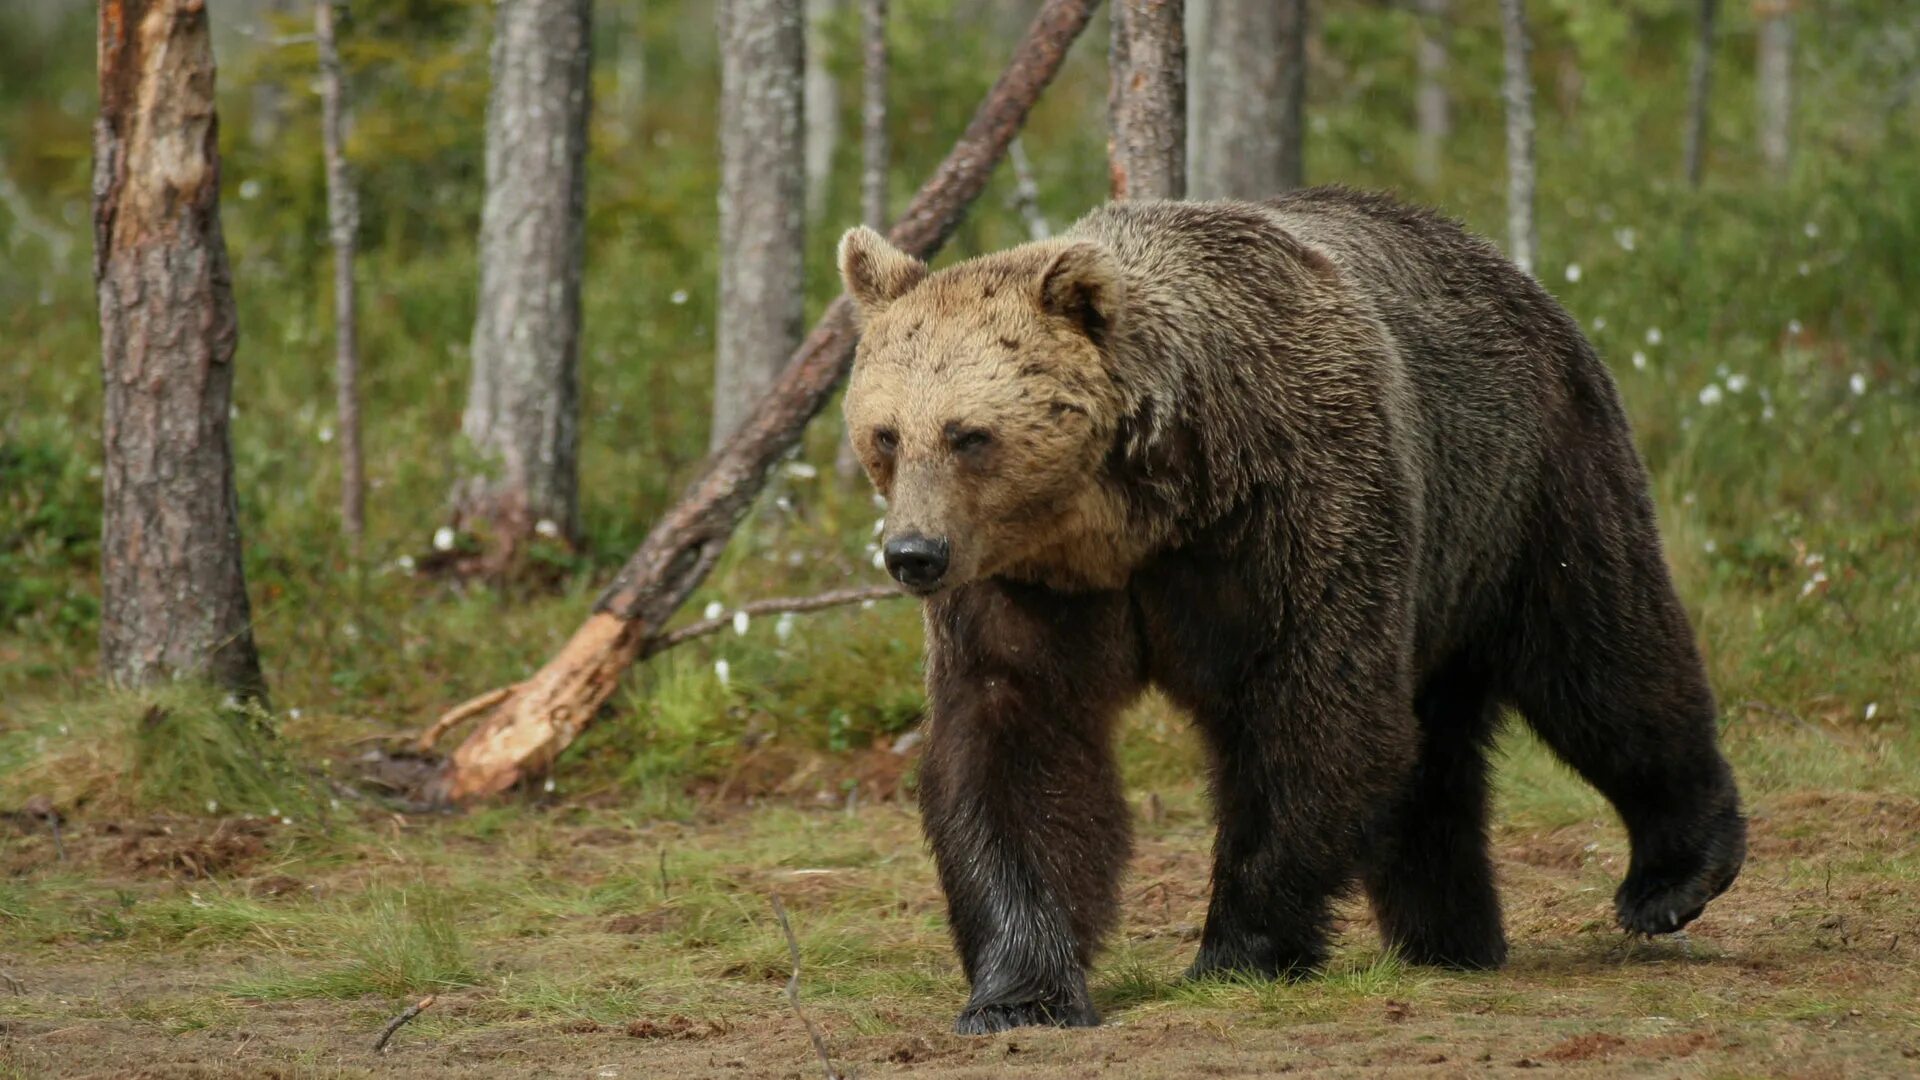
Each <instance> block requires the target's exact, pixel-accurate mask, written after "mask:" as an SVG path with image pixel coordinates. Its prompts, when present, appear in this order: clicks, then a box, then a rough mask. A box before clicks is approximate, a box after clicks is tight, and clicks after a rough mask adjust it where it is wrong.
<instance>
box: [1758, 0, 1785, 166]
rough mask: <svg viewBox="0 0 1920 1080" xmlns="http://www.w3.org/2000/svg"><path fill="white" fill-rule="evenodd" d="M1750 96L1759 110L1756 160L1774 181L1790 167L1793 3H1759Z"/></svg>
mask: <svg viewBox="0 0 1920 1080" xmlns="http://www.w3.org/2000/svg"><path fill="white" fill-rule="evenodd" d="M1754 14H1755V15H1756V16H1758V17H1759V19H1760V53H1759V56H1758V58H1757V59H1756V62H1755V64H1754V73H1753V86H1754V94H1755V96H1756V98H1757V99H1758V103H1759V107H1760V158H1761V160H1762V161H1764V162H1766V166H1767V171H1768V172H1770V173H1772V174H1773V175H1774V176H1775V177H1776V178H1779V177H1784V176H1786V175H1787V170H1788V168H1789V167H1790V166H1791V165H1792V163H1793V0H1761V2H1760V3H1757V4H1755V5H1754Z"/></svg>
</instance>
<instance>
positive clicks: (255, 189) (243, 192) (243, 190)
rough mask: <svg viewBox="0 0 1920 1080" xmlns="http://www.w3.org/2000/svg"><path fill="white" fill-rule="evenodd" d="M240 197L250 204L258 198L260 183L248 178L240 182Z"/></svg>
mask: <svg viewBox="0 0 1920 1080" xmlns="http://www.w3.org/2000/svg"><path fill="white" fill-rule="evenodd" d="M240 197H241V198H243V199H245V200H247V201H248V202H252V201H253V200H255V199H257V198H259V197H260V181H258V180H255V179H253V178H252V177H248V178H247V179H245V180H242V181H240Z"/></svg>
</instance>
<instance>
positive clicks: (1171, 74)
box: [1107, 0, 1187, 199]
mask: <svg viewBox="0 0 1920 1080" xmlns="http://www.w3.org/2000/svg"><path fill="white" fill-rule="evenodd" d="M1108 14H1109V18H1111V19H1112V21H1113V40H1112V44H1111V45H1110V46H1109V48H1108V51H1107V174H1108V178H1109V182H1110V183H1109V187H1110V194H1111V195H1112V196H1113V197H1114V198H1116V199H1179V198H1183V197H1184V196H1185V195H1186V193H1187V36H1186V12H1185V10H1184V9H1183V6H1182V4H1181V0H1114V3H1113V5H1112V6H1111V7H1110V8H1108Z"/></svg>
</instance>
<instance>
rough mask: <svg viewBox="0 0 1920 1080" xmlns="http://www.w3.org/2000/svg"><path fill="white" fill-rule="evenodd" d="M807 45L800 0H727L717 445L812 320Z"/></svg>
mask: <svg viewBox="0 0 1920 1080" xmlns="http://www.w3.org/2000/svg"><path fill="white" fill-rule="evenodd" d="M805 53H806V22H805V20H804V18H803V17H802V12H801V5H800V0H721V3H720V306H719V311H718V320H717V330H716V332H715V334H714V341H715V353H714V372H713V429H712V432H711V436H710V440H709V442H710V447H711V448H712V449H715V450H717V449H719V448H720V447H722V446H724V445H726V442H727V439H728V438H730V437H731V436H732V435H733V433H734V432H735V431H736V430H738V429H739V427H740V425H741V424H743V423H745V422H746V419H747V417H748V416H750V415H751V414H752V411H753V404H754V402H756V401H758V400H760V397H761V395H763V394H765V393H766V392H767V387H768V386H770V385H772V384H773V380H774V377H775V376H776V375H778V374H779V373H780V363H781V361H782V360H784V359H785V358H786V357H787V356H788V355H789V354H790V353H792V352H793V349H794V346H795V345H796V344H798V343H799V341H800V333H801V331H802V330H803V329H804V328H805V325H806V323H805V312H804V311H803V310H802V305H803V302H804V300H805V296H806V293H805V288H806V281H805V278H804V276H803V269H804V267H803V263H802V257H803V254H804V245H805V243H806V194H807V192H806V188H807V180H806V174H805V172H804V169H803V162H802V158H803V152H804V151H803V146H802V137H801V131H802V128H803V123H802V121H803V115H802V114H803V113H804V112H805V109H804V108H803V106H802V102H803V100H804V93H803V87H802V81H803V77H802V75H803V70H804V68H805V66H806V65H805Z"/></svg>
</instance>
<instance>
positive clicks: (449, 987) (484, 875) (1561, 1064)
mask: <svg viewBox="0 0 1920 1080" xmlns="http://www.w3.org/2000/svg"><path fill="white" fill-rule="evenodd" d="M1165 720H1166V718H1165V717H1164V716H1163V715H1161V714H1160V713H1159V712H1157V711H1156V710H1154V709H1151V708H1150V709H1147V710H1144V711H1143V712H1142V713H1141V715H1140V716H1139V717H1137V718H1136V720H1135V722H1134V723H1133V724H1132V726H1131V730H1130V733H1129V736H1128V741H1129V758H1130V760H1132V761H1133V762H1135V767H1134V769H1133V772H1134V779H1135V784H1134V791H1135V794H1136V799H1137V802H1138V803H1139V806H1140V809H1141V815H1140V817H1141V826H1140V839H1139V844H1138V851H1137V854H1136V855H1135V858H1134V861H1133V864H1132V870H1131V873H1130V875H1129V877H1128V879H1127V882H1126V886H1125V895H1126V916H1125V921H1124V927H1123V930H1122V932H1121V933H1120V934H1119V935H1118V937H1117V939H1116V941H1115V942H1114V945H1113V948H1112V949H1111V950H1110V951H1109V952H1108V954H1107V955H1106V957H1105V958H1104V959H1103V960H1102V961H1101V963H1100V965H1099V968H1098V970H1097V972H1096V974H1095V977H1094V987H1095V996H1096V998H1097V999H1098V1001H1099V1002H1100V1004H1101V1007H1102V1008H1103V1010H1104V1012H1105V1013H1106V1015H1107V1018H1108V1021H1109V1025H1110V1026H1109V1027H1107V1028H1105V1029H1102V1030H1100V1031H1098V1032H1074V1033H1056V1032H1041V1031H1022V1032H1017V1033H1014V1034H1012V1035H1010V1036H1005V1037H999V1038H993V1039H975V1040H965V1039H960V1038H957V1037H953V1036H949V1035H947V1034H945V1031H946V1026H947V1023H948V1022H949V1021H950V1020H951V1018H952V1014H953V1013H954V1012H955V1011H956V1010H957V1008H958V1006H959V1004H960V1002H961V1000H962V998H963V996H964V993H965V987H964V984H963V982H962V980H961V979H960V977H959V973H958V971H957V969H956V965H955V964H954V962H953V960H952V958H951V955H950V950H949V948H948V945H947V943H946V940H945V933H944V927H943V920H942V916H941V907H940V902H939V896H938V892H937V889H936V886H935V882H934V880H933V877H932V873H931V870H930V867H929V864H928V860H927V859H926V858H925V856H924V854H923V852H922V851H921V848H920V845H919V840H918V832H917V822H916V820H915V817H914V815H913V813H912V812H911V810H909V809H908V808H906V807H905V806H903V805H902V804H900V803H898V802H890V801H867V802H864V803H862V802H856V804H855V805H854V806H853V807H852V808H851V809H847V808H843V807H842V808H824V807H823V808H807V807H800V806H795V805H791V804H785V805H760V806H747V805H744V804H742V803H740V802H733V801H714V802H711V803H709V804H708V805H706V806H704V807H702V808H701V809H699V810H698V811H697V812H695V813H693V814H691V815H690V816H688V817H686V818H685V819H683V820H662V819H660V818H658V817H655V816H652V815H648V814H643V813H635V812H634V811H633V810H632V809H631V808H630V807H629V806H626V805H624V804H623V802H622V801H620V800H611V799H594V798H588V799H585V800H573V799H552V800H549V801H546V802H543V803H541V804H540V805H538V806H522V807H513V808H506V809H497V810H490V811H481V812H478V813H474V814H470V815H467V816H465V817H462V818H456V819H418V818H414V819H409V818H404V817H400V816H397V815H388V814H384V813H379V812H375V811H373V810H370V809H354V808H351V807H348V808H342V809H337V810H334V811H333V812H332V820H331V822H330V824H329V825H327V826H326V827H324V828H323V827H321V826H320V825H319V824H318V823H317V822H315V821H309V820H303V819H300V818H293V817H291V815H288V814H283V817H287V818H289V819H290V820H291V824H286V823H282V822H280V821H278V820H273V819H266V818H265V817H264V816H262V817H255V818H246V817H241V816H237V815H228V816H224V817H220V818H217V819H212V820H209V819H208V818H207V817H205V816H204V815H202V816H198V817H193V818H189V817H185V816H168V815H162V816H152V815H146V816H129V817H116V816H98V817H94V818H91V819H89V820H87V821H86V822H84V823H77V824H74V825H73V826H71V827H70V828H69V830H68V831H67V833H66V834H65V836H64V838H63V841H64V847H65V850H66V860H65V861H64V862H63V861H61V860H60V858H59V857H58V855H57V854H56V851H55V846H54V842H53V840H52V838H51V836H50V835H49V834H48V832H47V830H46V829H45V828H44V827H35V826H34V825H33V824H32V823H28V822H16V823H15V825H14V827H13V828H12V829H10V830H9V831H8V832H7V834H6V837H5V840H4V842H3V846H0V859H4V861H5V870H6V873H7V877H6V878H5V880H4V884H0V920H4V925H5V926H6V928H7V936H6V945H5V946H4V949H0V963H3V964H4V968H5V970H6V972H7V973H8V974H10V975H11V976H13V978H15V979H17V980H19V985H18V986H17V988H16V992H14V993H10V994H9V993H0V1030H4V1031H5V1033H6V1037H5V1041H4V1042H0V1070H10V1071H0V1075H18V1076H41V1075H55V1074H57V1075H64V1076H77V1075H101V1076H122V1075H142V1076H207V1077H220V1076H233V1077H241V1076H262V1075H275V1076H361V1075H371V1074H374V1073H392V1072H394V1071H399V1072H401V1073H404V1074H405V1075H409V1076H520V1075H551V1076H576V1075H577V1076H636V1077H637V1076H669V1075H671V1076H706V1075H717V1076H766V1077H785V1076H810V1075H817V1073H816V1070H817V1065H816V1063H815V1062H814V1061H813V1060H812V1051H811V1049H810V1047H809V1043H808V1040H807V1037H806V1034H805V1031H804V1029H803V1028H802V1026H801V1024H800V1022H799V1021H798V1020H797V1019H796V1018H795V1016H794V1014H793V1013H792V1011H791V1010H790V1009H789V1007H788V1005H787V1003H786V1001H785V999H784V997H783V995H782V989H783V986H784V983H785V980H786V979H787V977H788V974H789V964H788V960H787V948H786V945H785V943H784V939H783V938H782V937H781V935H780V932H779V931H778V929H777V927H776V923H775V921H774V919H773V916H772V913H771V910H770V901H771V899H772V898H773V897H776V896H778V897H780V898H781V899H782V900H783V901H784V903H785V905H786V907H787V908H788V910H789V911H790V913H791V918H792V924H793V926H794V930H795V934H796V937H797V939H798V942H799V946H800V952H801V976H800V992H801V1000H802V1004H803V1006H804V1007H805V1008H806V1009H807V1011H808V1012H809V1014H810V1015H811V1016H812V1017H813V1018H814V1019H815V1020H816V1021H817V1022H818V1023H819V1024H820V1026H821V1027H822V1029H823V1030H824V1032H825V1035H826V1045H827V1047H828V1049H829V1052H830V1053H831V1054H832V1056H833V1058H834V1060H835V1061H836V1062H838V1063H840V1064H841V1065H842V1067H845V1068H852V1069H857V1070H858V1072H859V1074H860V1075H863V1076H880V1075H894V1074H896V1073H902V1074H905V1073H911V1074H914V1075H933V1076H969V1075H971V1076H992V1075H1007V1074H1010V1073H1014V1072H1018V1073H1019V1074H1021V1075H1034V1076H1084V1075H1088V1074H1089V1073H1091V1072H1095V1071H1098V1072H1101V1073H1103V1074H1111V1075H1116V1076H1124V1075H1168V1074H1178V1075H1270V1074H1272V1073H1274V1072H1278V1071H1283V1070H1288V1069H1329V1070H1333V1071H1336V1072H1341V1071H1344V1072H1353V1073H1357V1072H1360V1071H1363V1070H1365V1071H1371V1070H1373V1069H1378V1068H1383V1067H1385V1068H1395V1069H1407V1070H1415V1069H1423V1068H1424V1069H1430V1070H1433V1071H1437V1072H1441V1073H1446V1072H1455V1071H1458V1072H1466V1071H1472V1072H1475V1073H1479V1072H1483V1071H1486V1070H1488V1069H1492V1070H1495V1071H1502V1070H1518V1069H1525V1068H1532V1067H1548V1068H1562V1069H1584V1070H1587V1071H1589V1072H1595V1073H1602V1072H1604V1073H1613V1072H1616V1071H1626V1070H1633V1071H1637V1072H1640V1073H1642V1074H1660V1075H1672V1074H1683V1075H1696V1076H1753V1075H1796V1076H1836V1077H1837V1076H1848V1077H1853V1076H1897V1075H1910V1074H1911V1073H1912V1071H1913V1070H1914V1069H1916V1068H1920V1064H1916V1061H1915V1058H1916V1056H1917V1055H1920V994H1916V991H1917V990H1920V920H1916V917H1915V911H1914V906H1913V901H1912V897H1913V895H1914V889H1915V887H1916V885H1917V884H1920V854H1916V851H1915V849H1914V846H1913V836H1914V835H1915V833H1916V831H1917V830H1920V740H1916V739H1914V738H1913V737H1911V735H1902V734H1897V733H1881V734H1878V735H1867V734H1863V733H1860V732H1852V733H1846V734H1841V733H1835V732H1831V731H1826V730H1820V729H1818V728H1815V727H1813V726H1811V725H1809V726H1805V727H1802V726H1799V725H1785V726H1782V725H1779V724H1773V723H1747V722H1738V723H1734V724H1733V725H1731V726H1730V728H1729V732H1728V742H1729V746H1730V751H1731V753H1732V755H1733V757H1734V759H1735V761H1736V764H1737V766H1738V767H1739V769H1740V772H1741V775H1742V777H1743V779H1744V781H1745V783H1746V785H1747V789H1748V791H1749V794H1750V796H1751V799H1752V804H1753V807H1752V808H1753V812H1754V837H1753V854H1752V858H1751V861H1750V862H1749V865H1748V867H1747V870H1746V872H1745V874H1744V875H1743V876H1742V877H1741V879H1740V882H1739V884H1738V885H1737V886H1736V887H1735V888H1734V889H1733V891H1731V892H1730V893H1729V894H1727V895H1726V896H1725V897H1723V898H1722V899H1721V900H1720V901H1718V902H1717V903H1716V904H1714V905H1713V906H1712V907H1711V908H1709V910H1708V913H1707V915H1706V916H1705V917H1704V918H1703V919H1701V920H1700V921H1699V922H1698V923H1696V924H1695V926H1694V928H1693V929H1692V931H1691V934H1690V941H1687V942H1685V943H1678V942H1674V941H1660V942H1654V943H1647V942H1635V941H1630V940H1627V939H1625V938H1623V937H1622V936H1621V935H1620V933H1619V932H1618V931H1617V930H1616V929H1615V928H1614V927H1613V925H1612V921H1611V916H1610V910H1611V909H1610V897H1611V894H1612V888H1613V886H1614V884H1615V883H1616V882H1617V879H1618V876H1619V874H1620V873H1621V870H1622V868H1623V866H1624V863H1625V859H1626V850H1625V845H1624V839H1623V836H1622V834H1621V832H1620V830H1619V829H1618V827H1617V826H1616V825H1615V824H1614V822H1613V821H1612V819H1611V817H1610V815H1609V814H1607V813H1606V812H1605V809H1604V807H1603V806H1602V805H1601V804H1600V803H1599V802H1598V801H1597V800H1596V799H1595V797H1594V796H1593V795H1592V794H1591V793H1590V792H1589V791H1588V790H1587V789H1585V788H1584V787H1583V786H1581V785H1580V784H1579V783H1578V782H1577V781H1576V780H1574V779H1572V778H1571V777H1570V776H1569V775H1568V774H1567V773H1566V772H1565V771H1564V770H1562V769H1561V768H1559V767H1558V766H1557V765H1555V764H1554V763H1552V762H1551V760H1550V759H1549V758H1548V757H1547V756H1546V754H1545V753H1544V752H1543V751H1542V750H1541V749H1539V748H1538V746H1537V745H1536V744H1535V743H1533V742H1532V741H1531V740H1530V739H1529V738H1526V737H1524V736H1516V737H1514V738H1511V739H1509V740H1508V742H1507V744H1506V749H1505V753H1504V758H1505V760H1504V763H1503V767H1502V769H1501V795H1500V801H1501V812H1500V815H1499V817H1500V821H1501V824H1500V826H1499V828H1498V830H1497V835H1496V845H1497V849H1498V852H1499V863H1500V877H1501V882H1502V889H1503V894H1504V896H1505V899H1506V906H1507V915H1508V927H1509V932H1510V934H1511V935H1512V937H1513V941H1514V951H1513V959H1512V962H1511V964H1510V965H1509V966H1508V968H1507V969H1506V970H1504V971H1501V972H1497V973H1491V974H1476V975H1461V974H1452V973H1443V972H1437V971H1430V970H1423V969H1416V968H1410V967H1406V966H1403V965H1401V964H1400V963H1398V962H1397V961H1396V960H1395V959H1394V958H1392V957H1391V956H1388V955H1383V954H1382V952H1381V950H1380V948H1379V946H1378V943H1377V938H1376V937H1375V935H1374V934H1373V932H1372V928H1371V925H1370V920H1369V918H1368V916H1367V914H1366V911H1365V908H1364V905H1361V904H1358V903H1354V904H1349V905H1348V906H1347V908H1346V910H1345V915H1346V921H1345V926H1344V933H1343V934H1342V940H1343V944H1342V947H1341V949H1340V951H1339V953H1338V955H1337V957H1336V959H1335V961H1334V963H1333V966H1332V971H1331V973H1330V974H1328V975H1326V976H1325V977H1322V978H1317V979H1313V980H1310V981H1307V982H1303V983H1299V984H1294V985H1274V984H1242V983H1231V982H1210V983H1200V984H1184V983H1181V982H1179V981H1177V975H1178V973H1179V972H1180V970H1181V969H1182V968H1183V967H1184V965H1185V963H1186V962H1187V960H1188V959H1190V956H1191V952H1192V949H1193V947H1194V946H1193V938H1194V937H1195V935H1196V933H1197V927H1198V924H1199V922H1200V919H1201V916H1202V913H1203V911H1204V906H1205V890H1204V883H1205V878H1206V866H1207V860H1208V854H1207V847H1208V844H1207V841H1208V837H1207V832H1208V830H1207V828H1206V824H1205V809H1204V802H1203V800H1202V798H1201V795H1200V793H1199V792H1198V791H1197V790H1196V789H1195V787H1194V786H1193V785H1192V784H1190V783H1186V782H1181V781H1172V782H1165V781H1163V780H1162V779H1157V777H1164V775H1165V774H1166V772H1167V770H1168V766H1167V765H1166V764H1165V763H1166V762H1167V761H1169V760H1177V759H1184V758H1189V757H1190V755H1191V753H1192V748H1191V747H1190V746H1189V745H1188V743H1187V740H1186V738H1185V737H1184V735H1181V734H1178V732H1179V730H1180V729H1179V728H1178V727H1177V726H1170V725H1168V724H1166V723H1165ZM1156 763H1157V764H1156ZM281 809H282V810H283V811H284V809H285V808H281ZM427 993H434V994H436V995H437V999H436V1002H435V1004H434V1005H433V1006H432V1007H431V1008H430V1009H429V1010H428V1011H427V1012H426V1013H425V1014H423V1015H422V1016H421V1017H420V1018H419V1019H417V1020H415V1021H414V1022H413V1023H412V1024H410V1025H409V1026H407V1027H405V1028H403V1029H402V1030H401V1031H400V1032H399V1033H398V1035H397V1036H396V1038H395V1045H394V1048H393V1049H392V1050H391V1051H390V1053H389V1054H388V1055H387V1056H385V1057H377V1056H375V1055H374V1054H373V1053H372V1052H371V1051H370V1047H371V1045H372V1042H373V1039H374V1037H375V1035H376V1034H377V1032H378V1031H379V1029H380V1027H381V1026H382V1023H383V1022H384V1020H385V1019H386V1018H387V1017H389V1016H391V1015H392V1014H393V1013H395V1012H396V1011H397V1010H398V1009H399V1007H400V1006H401V1004H403V1003H404V1001H405V1000H407V999H409V998H413V997H416V996H418V995H423V994H427Z"/></svg>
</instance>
